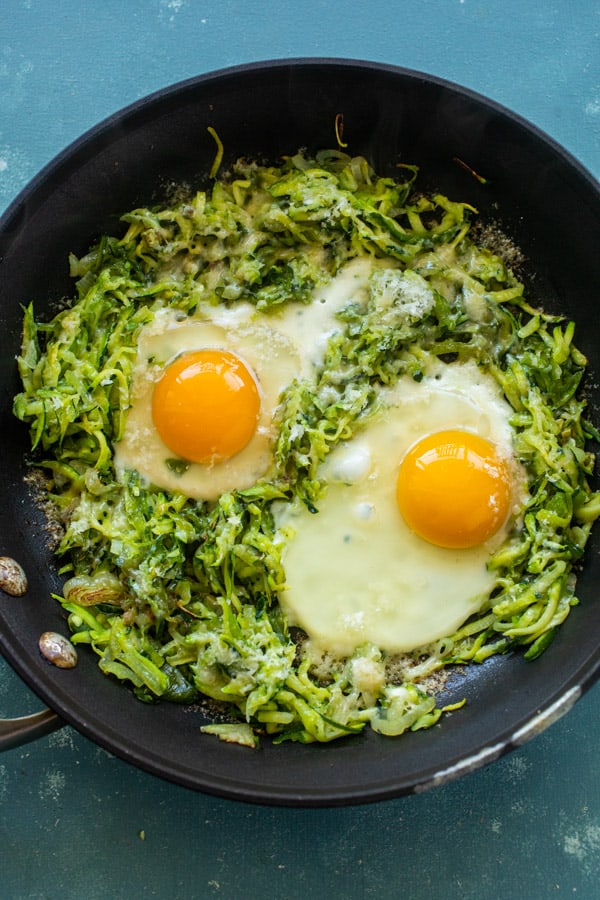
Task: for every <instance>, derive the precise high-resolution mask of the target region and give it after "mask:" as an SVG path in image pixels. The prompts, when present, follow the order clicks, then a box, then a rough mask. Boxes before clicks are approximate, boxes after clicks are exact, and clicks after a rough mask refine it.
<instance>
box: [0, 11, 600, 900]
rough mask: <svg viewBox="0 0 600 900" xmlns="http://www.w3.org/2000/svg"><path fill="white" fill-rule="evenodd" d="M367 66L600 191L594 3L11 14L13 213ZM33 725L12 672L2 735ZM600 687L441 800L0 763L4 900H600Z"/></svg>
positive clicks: (5, 178)
mask: <svg viewBox="0 0 600 900" xmlns="http://www.w3.org/2000/svg"><path fill="white" fill-rule="evenodd" d="M290 56H294V57H296V56H335V57H354V58H362V59H372V60H377V61H383V62H389V63H392V64H397V65H402V66H407V67H410V68H415V69H419V70H422V71H426V72H429V73H432V74H434V75H437V76H441V77H443V78H447V79H449V80H452V81H456V82H458V83H460V84H462V85H465V86H467V87H469V88H472V89H474V90H476V91H479V92H481V93H483V94H486V95H487V96H489V97H491V98H493V99H494V100H497V101H499V102H500V103H503V104H504V105H506V106H508V107H510V108H512V109H513V110H515V111H516V112H518V113H520V114H521V115H523V116H525V117H526V118H528V119H529V120H530V121H532V122H533V123H534V124H536V125H537V126H539V127H540V128H542V129H543V130H545V131H546V132H548V133H549V134H550V135H551V136H552V137H553V138H555V139H556V140H557V141H559V142H560V143H561V144H563V146H564V147H566V149H567V150H569V151H570V152H571V153H572V154H573V155H574V156H576V157H577V158H578V159H579V160H580V161H581V162H582V163H583V164H584V165H585V166H586V167H587V168H588V169H589V170H590V171H591V172H592V174H594V175H595V176H596V177H600V3H599V2H597V0H558V2H550V0H546V2H542V0H529V2H527V0H504V2H502V3H500V2H493V0H413V2H410V0H407V2H402V0H396V2H394V0H369V2H368V3H366V2H351V0H346V2H344V0H338V2H331V0H329V2H327V0H296V2H291V0H290V2H288V0H284V2H281V0H277V2H274V0H245V2H241V0H220V2H207V0H96V2H95V3H91V2H90V3H88V2H85V0H84V2H82V0H2V3H1V5H0V211H1V210H2V209H3V208H4V207H6V206H7V205H8V204H9V203H10V201H11V200H12V199H13V198H14V197H15V196H16V195H17V193H18V192H19V191H20V189H21V188H22V187H24V185H25V184H26V183H27V181H28V180H29V179H30V178H31V177H32V176H34V175H35V174H36V172H37V171H38V170H39V169H40V168H41V167H42V166H43V165H44V164H45V163H46V162H48V161H49V160H50V159H51V158H52V157H53V156H54V155H55V154H56V153H58V152H59V151H60V150H61V149H63V148H64V147H65V146H66V145H67V144H68V143H70V142H71V141H72V140H73V139H75V138H76V137H78V136H79V135H80V134H82V133H83V132H84V131H85V130H86V129H88V128H89V127H91V126H92V125H94V124H95V123H97V122H98V121H99V120H101V119H102V118H104V117H105V116H107V115H109V114H110V113H112V112H115V111H116V110H118V109H119V108H120V107H122V106H124V105H125V104H128V103H130V102H131V101H134V100H136V99H137V98H139V97H142V96H144V95H145V94H147V93H149V92H151V91H153V90H156V89H158V88H160V87H163V86H165V85H167V84H170V83H173V82H175V81H178V80H180V79H183V78H187V77H190V76H193V75H196V74H200V73H202V72H206V71H210V70H212V69H216V68H221V67H223V66H229V65H234V64H237V63H243V62H249V61H255V60H260V59H267V58H274V57H290ZM37 708H39V701H37V699H36V698H35V697H33V696H32V695H31V694H30V692H29V691H28V689H27V688H26V687H25V686H24V685H23V684H22V682H21V681H20V680H19V679H18V678H17V677H16V676H15V675H14V674H13V673H12V671H11V670H10V669H9V667H8V665H7V664H6V663H4V662H2V661H1V660H0V715H4V716H14V715H18V714H21V713H25V712H30V711H33V710H35V709H37ZM599 745H600V687H598V686H596V687H594V688H592V689H591V690H590V692H589V693H588V694H587V695H586V696H585V697H584V698H583V699H582V700H581V701H580V702H579V703H578V704H577V705H576V707H575V708H574V710H573V711H572V712H570V713H569V714H568V715H567V716H566V717H565V718H563V719H561V720H560V721H559V722H557V723H556V724H555V725H553V726H552V727H551V728H550V729H549V730H548V731H547V732H545V733H544V734H542V735H541V736H539V737H538V738H536V739H535V740H534V741H532V742H530V743H529V744H527V745H525V746H524V747H522V748H521V749H519V750H518V751H515V752H513V753H512V754H511V755H509V756H508V757H506V758H504V759H502V760H500V761H499V762H496V763H495V764H493V765H491V766H489V767H487V768H486V769H483V770H481V771H478V772H475V773H473V774H471V775H470V776H468V777H467V778H465V779H463V780H461V781H459V782H457V783H454V784H451V785H448V786H446V787H443V788H440V789H438V790H435V791H433V792H430V793H428V794H424V795H421V796H415V797H409V798H404V799H399V800H395V801H389V802H385V803H380V804H376V805H372V806H365V807H357V808H344V809H337V810H320V811H318V810H290V809H270V808H261V807H250V806H245V805H241V804H237V803H234V802H232V801H224V800H217V799H213V798H209V797H205V796H203V795H198V794H195V793H192V792H190V791H187V790H185V789H183V788H179V787H176V786H173V785H170V784H167V783H165V782H162V781H161V780H159V779H157V778H154V777H153V776H150V775H146V774H144V773H142V772H140V771H138V770H136V769H134V768H132V767H130V766H129V765H127V764H126V763H123V762H121V761H120V760H117V759H115V758H114V757H112V756H110V755H109V754H108V753H106V752H105V751H104V750H101V749H99V748H98V747H96V746H95V745H94V744H92V743H90V742H89V741H88V740H86V739H85V738H83V737H82V736H80V735H79V734H77V733H76V732H75V731H73V730H72V729H70V728H67V729H64V730H62V731H59V732H56V733H54V734H52V735H50V736H48V737H46V738H44V739H42V740H40V741H38V742H37V743H34V744H29V745H27V746H26V747H22V748H18V749H14V750H10V751H7V752H5V753H4V754H2V755H1V756H0V896H1V897H2V898H9V900H18V898H23V900H25V898H27V900H34V898H35V900H38V898H40V900H41V898H44V900H45V898H59V897H60V898H61V900H70V898H73V900H75V898H77V900H78V898H81V897H86V898H88V900H96V898H111V900H116V898H127V900H136V898H141V897H145V898H146V897H158V898H169V900H187V898H196V897H199V898H205V897H207V898H210V897H215V898H227V900H238V898H248V900H252V898H262V897H264V896H270V897H273V898H281V900H287V898H289V900H295V898H304V897H306V896H311V895H312V896H322V897H332V898H363V897H364V898H368V897H372V898H395V897H406V898H409V900H425V898H428V900H436V898H441V897H447V898H464V900H470V898H488V897H489V898H495V900H509V898H510V900H512V898H515V897H522V898H528V900H537V898H547V897H575V898H579V900H583V898H586V900H587V898H589V900H592V898H596V897H598V896H599V892H600V888H599V887H598V875H599V872H600V760H599V755H598V746H599Z"/></svg>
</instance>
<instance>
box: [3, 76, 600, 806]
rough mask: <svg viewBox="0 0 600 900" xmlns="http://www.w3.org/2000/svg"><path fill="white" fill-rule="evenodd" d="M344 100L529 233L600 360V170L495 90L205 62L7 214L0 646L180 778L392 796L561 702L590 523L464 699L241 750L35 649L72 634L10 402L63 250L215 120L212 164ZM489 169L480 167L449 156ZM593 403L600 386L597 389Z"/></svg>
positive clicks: (440, 186)
mask: <svg viewBox="0 0 600 900" xmlns="http://www.w3.org/2000/svg"><path fill="white" fill-rule="evenodd" d="M338 113H342V114H343V116H344V133H343V137H344V140H345V141H347V143H348V152H351V153H353V154H358V153H361V154H364V155H366V156H367V157H368V158H369V159H370V160H371V161H372V163H373V164H374V166H375V167H376V169H377V170H378V171H380V172H381V173H383V174H393V173H394V167H395V165H396V164H397V163H398V162H406V163H417V164H418V165H419V166H420V168H421V175H420V178H419V182H418V184H419V186H420V187H422V188H423V189H424V190H441V191H442V192H443V193H446V194H448V195H450V196H451V197H454V198H455V199H459V200H467V201H469V202H471V203H472V204H473V205H474V206H476V207H477V208H478V210H479V211H480V214H481V217H482V219H483V220H484V221H488V220H497V221H499V222H500V223H501V224H502V226H503V228H504V230H505V231H507V232H508V233H509V234H510V235H511V236H512V237H513V238H514V240H515V242H516V243H517V244H518V245H519V246H520V247H521V248H522V250H523V251H524V254H525V256H526V260H527V262H526V266H525V268H526V272H525V275H526V277H527V278H529V279H531V281H530V291H529V295H530V297H531V299H532V300H533V301H534V302H535V303H540V304H542V305H543V306H544V307H545V308H546V309H548V310H549V311H552V312H555V311H558V312H565V313H567V314H568V315H569V316H572V317H574V318H575V319H576V321H577V323H578V333H577V343H578V345H579V346H580V347H581V348H582V349H583V350H584V352H585V353H586V354H587V355H588V357H589V359H590V376H589V379H588V384H589V385H590V386H591V385H593V384H595V383H596V382H597V375H598V371H599V370H600V359H599V354H600V340H599V334H598V332H599V325H598V320H597V315H596V311H595V292H596V290H597V285H598V284H600V257H599V255H598V252H597V239H598V235H599V234H600V189H599V187H598V185H597V184H596V183H595V182H594V181H593V179H592V178H591V177H590V176H589V175H588V174H587V173H586V172H585V171H584V170H583V169H582V168H581V167H580V166H579V164H578V163H576V162H575V161H574V160H573V159H572V158H571V157H570V156H569V155H568V154H567V153H565V152H564V151H563V150H562V149H561V148H559V147H558V146H556V145H555V144H554V143H553V142H552V141H551V140H550V139H548V138H547V137H546V136H545V135H543V134H541V133H540V132H538V131H537V130H536V129H534V128H532V127H531V126H529V125H528V124H526V123H525V122H523V121H522V120H520V119H519V118H518V117H516V116H514V115H512V114H510V113H508V112H507V111H506V110H504V109H502V108H500V107H498V106H497V105H495V104H493V103H491V102H489V101H487V100H484V99H483V98H481V97H479V96H477V95H475V94H472V93H470V92H469V91H466V90H464V89H461V88H458V87H456V86H454V85H451V84H448V83H445V82H442V81H440V80H436V79H432V78H430V77H428V76H424V75H421V74H419V73H414V72H409V71H406V70H400V69H397V68H393V67H387V66H383V65H372V64H366V63H355V62H346V61H342V60H333V61H332V60H329V61H328V60H320V61H317V60H314V61H313V60H297V61H294V60H292V61H287V62H273V63H267V64H258V65H251V66H245V67H239V68H237V69H233V70H226V71H223V72H220V73H216V74H214V75H208V76H203V77H200V78H198V79H195V80H192V81H188V82H184V83H182V84H180V85H176V86H174V87H173V88H169V89H167V90H165V91H162V92H160V93H159V94H156V95H153V96H152V97H150V98H148V99H146V100H143V101H141V102H139V103H138V104H136V105H135V106H133V107H130V108H129V109H127V110H125V111H124V112H123V113H120V114H117V115H116V116H114V117H113V118H111V119H109V120H107V121H106V122H104V123H102V124H101V125H100V126H99V127H97V128H95V129H94V130H93V131H91V132H90V133H88V134H87V135H84V137H83V138H82V139H80V140H79V141H78V142H76V143H75V144H74V145H72V146H71V147H70V148H68V149H67V150H66V151H65V152H64V153H63V154H62V155H61V156H60V157H58V158H57V160H55V161H54V162H53V163H52V164H50V166H49V167H47V168H46V169H45V170H44V171H43V172H42V173H41V174H40V175H39V176H38V177H37V178H36V179H35V180H34V181H33V182H32V183H31V185H30V186H29V187H28V188H27V189H26V190H25V191H24V192H23V194H22V195H21V196H20V197H19V198H18V199H17V200H16V201H15V203H14V204H13V205H12V207H11V208H10V209H9V210H8V212H7V214H6V215H5V217H4V218H3V220H2V223H1V227H0V258H1V260H2V261H1V264H0V292H1V294H0V333H1V334H2V341H3V352H2V356H1V359H0V367H1V370H0V371H1V378H0V394H1V410H0V415H1V427H2V429H3V431H2V433H3V436H4V441H3V474H4V499H3V503H2V508H1V509H0V534H1V538H0V540H1V541H2V545H1V546H0V553H2V554H8V555H10V556H13V557H15V558H16V559H18V560H19V561H20V562H21V563H22V564H23V565H24V566H25V568H26V570H27V574H28V577H29V581H30V589H29V592H28V594H27V596H26V597H25V598H22V599H15V598H10V597H7V596H2V597H1V598H0V648H1V649H2V652H3V653H4V654H5V656H6V657H7V659H8V660H9V662H10V663H11V664H12V665H13V666H14V668H15V669H16V671H17V672H18V673H19V674H20V675H21V676H22V677H23V679H24V680H25V681H26V682H27V683H28V684H29V685H30V686H31V687H32V688H33V689H34V690H35V691H36V692H37V693H38V694H39V696H40V697H41V698H42V699H43V700H44V701H45V702H46V703H48V704H49V705H50V706H51V707H52V708H53V709H54V710H56V711H57V712H59V713H60V715H61V716H63V717H64V718H65V719H66V720H67V721H68V722H70V723H72V724H73V725H74V726H75V727H76V728H78V729H79V730H80V731H81V732H82V733H84V734H86V735H87V736H88V737H90V738H92V739H93V740H95V741H97V742H98V743H99V744H101V745H102V746H104V747H106V748H107V749H109V750H110V751H112V752H114V753H116V754H117V755H118V756H120V757H122V758H124V759H126V760H129V761H131V762H133V763H135V764H136V765H139V766H140V767H142V768H144V769H146V770H147V771H150V772H153V773H155V774H158V775H161V776H163V777H166V778H168V779H170V780H173V781H175V782H177V783H179V784H182V785H185V786H187V787H191V788H194V789H200V790H203V791H207V792H210V793H214V794H217V795H222V796H226V797H232V798H237V799H243V800H249V801H253V802H261V803H272V804H278V805H280V804H289V805H304V806H308V805H311V806H323V805H337V804H343V803H359V802H367V801H372V800H378V799H383V798H388V797H393V796H398V795H401V794H404V793H408V792H411V791H415V790H420V789H424V788H425V787H429V786H431V785H433V784H436V783H440V782H443V781H444V780H447V779H448V778H451V777H456V776H457V775H459V774H462V773H464V772H466V771H469V770H470V769H473V768H476V767H477V766H479V765H481V764H483V763H486V762H489V761H491V760H492V759H494V758H496V757H498V756H499V755H501V754H502V753H504V752H506V751H507V750H508V749H510V748H511V747H512V746H513V745H514V744H515V743H518V742H520V741H522V740H524V739H526V738H527V737H530V736H531V735H532V734H534V733H535V732H536V731H537V730H539V729H540V728H542V727H544V726H545V725H546V724H548V722H549V721H551V720H552V719H553V717H554V716H556V715H559V714H560V713H562V712H564V711H566V709H568V708H569V706H570V705H571V703H572V702H573V701H574V700H575V699H577V697H578V696H579V694H580V693H581V690H583V689H585V687H587V686H588V685H589V684H590V683H591V682H592V681H593V680H594V679H595V678H596V677H597V674H598V669H599V665H600V640H599V638H598V635H600V602H599V600H598V598H597V597H596V588H595V585H596V583H597V582H598V580H599V575H600V561H599V551H598V548H599V544H600V535H598V534H597V535H596V536H595V537H594V538H593V539H592V540H591V541H590V544H589V545H588V551H587V556H586V563H585V567H584V569H583V571H582V573H581V575H580V579H579V589H578V594H579V596H580V598H581V600H582V604H581V606H580V607H578V608H577V609H576V610H575V611H574V612H573V613H572V614H571V616H570V617H569V619H568V621H567V623H566V624H565V625H564V626H563V627H562V629H561V630H560V632H559V635H558V637H557V639H556V640H555V642H554V644H553V646H552V648H551V649H550V651H549V652H548V653H546V654H545V655H543V656H542V657H541V658H540V659H539V660H537V661H536V662H535V663H526V662H524V661H523V659H522V658H520V657H518V656H506V657H500V658H495V659H492V660H490V661H488V662H487V663H486V664H484V665H483V666H481V667H478V668H477V669H471V670H469V672H468V674H467V675H466V676H465V677H464V679H454V680H453V681H452V682H451V686H450V688H449V690H448V700H449V701H451V700H452V699H461V698H462V697H463V696H467V698H468V704H467V706H466V707H465V708H464V709H462V710H461V711H460V712H459V713H457V714H455V715H453V716H449V717H446V718H445V719H443V720H442V724H441V725H439V726H436V727H435V728H433V729H431V730H429V731H425V732H422V733H416V734H413V735H409V736H406V737H404V738H401V739H398V740H393V739H385V738H381V737H378V736H377V735H375V734H373V733H368V734H365V735H361V736H360V737H358V738H355V737H353V738H352V739H350V740H348V741H339V742H336V743H335V744H333V745H327V746H314V745H313V746H308V747H306V746H300V745H282V746H279V747H274V746H272V745H270V744H269V743H268V742H266V741H264V742H263V746H262V749H261V750H259V751H257V752H251V751H248V750H247V749H243V748H241V747H237V746H232V745H225V744H222V743H220V742H218V741H217V740H216V739H215V738H212V737H207V736H203V735H201V734H200V733H199V726H200V724H201V723H202V721H204V719H203V715H202V713H201V712H199V711H194V710H188V709H183V708H181V707H177V706H172V705H169V704H161V705H158V706H155V707H149V706H147V705H144V704H142V703H139V702H138V701H137V700H135V699H134V697H133V696H132V695H131V694H130V693H129V692H128V691H127V690H126V689H124V688H123V687H121V686H120V685H117V684H115V683H113V682H112V681H110V680H109V679H107V678H104V677H103V676H101V674H100V673H99V671H98V669H97V666H96V662H95V659H94V658H92V654H91V653H89V654H88V653H86V652H81V653H80V662H79V665H78V666H77V668H76V669H75V670H72V671H62V670H59V669H55V668H53V667H51V666H49V665H48V664H47V663H45V662H44V660H43V659H42V658H41V657H40V655H39V653H38V650H37V640H38V637H39V635H40V633H41V632H42V631H44V630H47V629H50V630H56V631H61V632H63V633H66V624H65V622H64V618H63V615H62V611H61V610H60V607H59V606H58V604H57V603H55V602H54V601H52V600H51V599H50V596H49V595H50V592H51V591H53V590H57V589H59V588H60V581H59V579H58V577H57V575H56V574H55V569H54V567H53V562H52V559H51V556H50V554H49V552H48V550H47V549H46V545H45V538H44V531H43V519H42V517H41V514H40V513H39V511H38V510H37V509H36V507H35V505H34V503H33V502H32V499H31V498H30V496H29V495H28V493H27V491H26V490H25V489H24V487H23V476H24V474H25V471H26V468H25V462H24V459H25V454H26V450H27V435H26V431H25V429H24V428H23V427H21V426H20V425H19V424H18V423H16V422H15V421H14V420H13V418H12V415H11V403H12V396H13V394H14V393H15V392H16V391H17V390H18V380H17V373H16V366H15V362H14V357H15V354H16V353H17V352H18V348H19V342H20V326H21V315H22V311H21V304H22V303H26V302H28V301H30V300H33V301H34V302H35V307H36V312H37V315H38V316H39V315H40V314H45V313H46V312H48V311H49V310H50V309H51V308H52V303H53V302H55V301H56V300H58V299H60V298H61V297H63V296H65V295H70V294H72V284H71V283H70V279H69V277H68V270H67V260H68V254H69V252H70V251H73V252H75V253H83V252H85V251H86V250H87V249H88V247H89V245H90V244H91V243H93V241H94V239H95V238H96V237H97V236H99V235H100V234H101V233H103V232H106V231H108V232H112V233H118V232H119V231H120V228H119V223H118V216H119V214H120V213H122V212H124V211H126V210H127V209H129V208H132V207H134V206H137V205H141V204H144V205H147V204H151V203H152V201H153V200H154V199H156V198H158V197H160V196H162V195H164V192H165V190H166V188H167V186H168V185H169V184H170V183H171V182H172V181H175V182H181V181H182V180H187V181H190V182H195V183H197V182H205V180H206V173H207V172H208V170H209V169H210V166H211V164H212V161H213V158H214V152H215V145H214V141H213V139H212V138H211V137H210V135H209V134H208V132H207V128H208V126H212V127H214V128H215V129H216V131H217V133H218V134H219V136H220V138H221V140H222V141H223V143H224V146H225V165H226V164H227V163H228V162H230V161H232V160H233V159H235V158H236V157H238V156H240V155H242V154H244V155H247V156H259V157H265V158H268V159H271V160H276V159H277V158H278V157H279V156H280V155H281V154H283V153H290V152H294V151H295V150H296V149H298V148H299V147H308V148H309V149H310V150H317V149H319V148H322V147H331V146H335V129H334V121H335V117H336V114H338ZM455 158H460V159H462V160H463V161H464V162H465V163H467V164H468V166H470V167H471V168H472V169H473V170H475V171H476V172H478V173H479V174H480V175H482V176H484V177H485V179H486V183H481V182H480V181H479V180H477V179H476V178H475V177H473V175H472V174H470V173H469V172H468V171H467V169H466V168H464V167H463V166H461V165H459V164H458V163H457V162H455V161H454V160H455ZM591 401H592V402H591V407H592V411H594V404H595V401H594V398H593V396H591Z"/></svg>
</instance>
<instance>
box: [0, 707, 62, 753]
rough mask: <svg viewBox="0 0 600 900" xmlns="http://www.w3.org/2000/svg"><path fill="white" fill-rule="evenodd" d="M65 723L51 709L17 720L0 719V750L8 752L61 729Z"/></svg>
mask: <svg viewBox="0 0 600 900" xmlns="http://www.w3.org/2000/svg"><path fill="white" fill-rule="evenodd" d="M66 724H67V723H66V722H64V721H63V719H61V718H60V716H58V715H57V714H56V713H55V712H52V710H51V709H42V710H41V712H37V713H33V714H32V715H30V716H21V717H20V718H18V719H0V750H10V749H11V748H12V747H19V746H20V745H21V744H27V743H29V741H35V740H37V739H38V738H41V737H44V735H46V734H50V733H51V732H52V731H56V729H57V728H62V727H63V725H66Z"/></svg>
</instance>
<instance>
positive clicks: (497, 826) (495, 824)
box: [490, 819, 502, 834]
mask: <svg viewBox="0 0 600 900" xmlns="http://www.w3.org/2000/svg"><path fill="white" fill-rule="evenodd" d="M490 828H491V829H492V831H493V832H494V834H500V832H501V831H502V822H501V821H500V820H499V819H492V821H491V822H490Z"/></svg>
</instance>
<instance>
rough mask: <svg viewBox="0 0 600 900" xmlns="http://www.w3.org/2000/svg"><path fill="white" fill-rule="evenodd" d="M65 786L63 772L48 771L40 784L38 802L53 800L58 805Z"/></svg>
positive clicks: (65, 781) (56, 770) (65, 780)
mask: <svg viewBox="0 0 600 900" xmlns="http://www.w3.org/2000/svg"><path fill="white" fill-rule="evenodd" d="M66 784H67V779H66V776H65V774H64V772H59V771H58V769H48V771H47V772H46V773H45V775H44V777H43V779H42V781H41V783H40V790H39V797H40V800H53V801H54V802H55V803H58V801H59V800H60V797H61V794H62V792H63V790H64V789H65V786H66Z"/></svg>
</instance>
